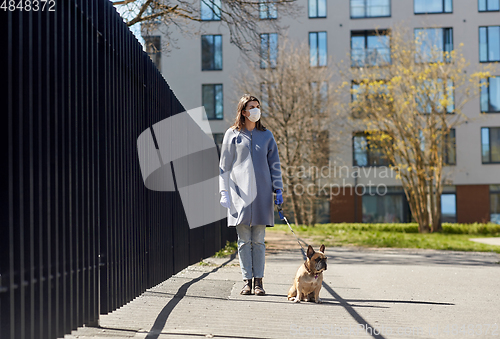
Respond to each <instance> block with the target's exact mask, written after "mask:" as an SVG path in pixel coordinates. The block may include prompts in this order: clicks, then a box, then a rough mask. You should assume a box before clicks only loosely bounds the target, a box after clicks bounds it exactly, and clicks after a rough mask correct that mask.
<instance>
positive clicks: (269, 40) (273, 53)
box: [260, 33, 278, 68]
mask: <svg viewBox="0 0 500 339" xmlns="http://www.w3.org/2000/svg"><path fill="white" fill-rule="evenodd" d="M277 60H278V34H277V33H264V34H261V35H260V68H268V67H270V68H276V61H277Z"/></svg>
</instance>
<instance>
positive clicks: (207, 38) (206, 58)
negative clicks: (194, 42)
mask: <svg viewBox="0 0 500 339" xmlns="http://www.w3.org/2000/svg"><path fill="white" fill-rule="evenodd" d="M201 70H202V71H220V70H222V35H202V36H201Z"/></svg>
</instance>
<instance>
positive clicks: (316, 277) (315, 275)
mask: <svg viewBox="0 0 500 339" xmlns="http://www.w3.org/2000/svg"><path fill="white" fill-rule="evenodd" d="M304 267H305V268H306V271H307V273H309V274H310V275H314V279H318V276H319V273H316V274H314V273H313V272H311V270H310V269H309V267H307V265H306V263H304Z"/></svg>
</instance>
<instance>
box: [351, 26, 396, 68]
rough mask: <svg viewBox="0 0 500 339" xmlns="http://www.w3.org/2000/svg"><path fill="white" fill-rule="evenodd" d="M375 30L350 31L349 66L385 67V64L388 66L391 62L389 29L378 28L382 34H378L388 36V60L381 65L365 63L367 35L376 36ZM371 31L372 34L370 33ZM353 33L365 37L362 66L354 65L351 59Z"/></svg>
mask: <svg viewBox="0 0 500 339" xmlns="http://www.w3.org/2000/svg"><path fill="white" fill-rule="evenodd" d="M376 32H377V31H376V30H359V31H358V30H353V31H351V38H350V40H351V41H350V42H351V68H361V67H385V66H389V65H391V64H392V55H391V54H392V53H391V38H390V37H391V36H390V31H389V29H382V30H379V33H380V32H382V33H384V34H380V35H385V36H387V37H388V38H389V47H388V49H389V62H388V63H386V64H382V65H371V64H370V65H368V64H367V63H366V59H367V57H366V51H367V50H368V37H369V36H377V33H376ZM372 33H373V34H372ZM353 34H354V36H363V37H364V39H365V48H364V49H363V50H364V51H365V60H364V64H363V65H362V66H354V65H353V59H352V50H353V48H352V38H353Z"/></svg>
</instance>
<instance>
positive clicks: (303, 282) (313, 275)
mask: <svg viewBox="0 0 500 339" xmlns="http://www.w3.org/2000/svg"><path fill="white" fill-rule="evenodd" d="M326 259H327V258H326V256H325V245H321V247H320V248H319V251H318V252H315V251H314V249H313V248H312V246H311V245H309V247H308V248H307V260H306V261H305V263H304V264H303V265H301V266H300V267H299V269H298V270H297V274H296V275H295V279H294V281H293V285H292V287H290V290H289V291H288V298H287V299H288V300H291V301H294V302H297V303H298V302H301V301H314V302H316V303H318V304H319V303H321V299H320V298H319V291H320V290H321V285H322V283H323V271H325V270H326Z"/></svg>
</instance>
